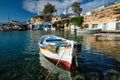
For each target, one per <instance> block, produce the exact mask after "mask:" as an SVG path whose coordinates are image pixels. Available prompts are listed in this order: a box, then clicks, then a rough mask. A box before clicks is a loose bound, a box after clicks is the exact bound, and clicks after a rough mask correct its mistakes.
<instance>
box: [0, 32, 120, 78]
mask: <svg viewBox="0 0 120 80" xmlns="http://www.w3.org/2000/svg"><path fill="white" fill-rule="evenodd" d="M44 34H55V35H57V36H62V37H64V38H67V39H72V40H75V41H77V42H80V43H81V44H82V51H81V52H78V53H79V54H78V58H77V60H78V65H79V68H78V69H77V70H74V71H71V72H69V74H70V77H71V78H72V80H78V79H77V78H75V77H80V78H81V80H120V64H119V61H118V60H117V59H115V58H112V57H110V55H105V54H104V53H105V52H104V53H103V52H102V51H101V52H100V51H97V50H96V49H95V48H93V47H90V46H91V45H88V43H85V42H84V39H83V38H84V36H81V35H80V36H77V35H74V34H70V33H69V32H64V31H56V32H44V31H39V30H35V31H13V32H0V80H44V79H45V77H46V74H47V71H46V69H45V67H44V66H41V64H40V60H39V48H38V40H39V38H40V37H41V36H42V35H44ZM116 45H117V44H116ZM116 49H118V48H116ZM75 71H76V72H75ZM107 73H109V75H108V74H107ZM80 78H79V79H80ZM49 80H58V79H56V78H54V77H53V78H50V79H49ZM65 80H66V79H65Z"/></svg>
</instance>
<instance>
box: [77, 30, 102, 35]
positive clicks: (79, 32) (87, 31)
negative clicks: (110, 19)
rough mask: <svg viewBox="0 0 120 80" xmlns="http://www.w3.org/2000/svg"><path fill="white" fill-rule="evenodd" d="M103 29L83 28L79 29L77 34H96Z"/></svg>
mask: <svg viewBox="0 0 120 80" xmlns="http://www.w3.org/2000/svg"><path fill="white" fill-rule="evenodd" d="M100 31H101V29H82V30H78V31H77V34H95V33H100Z"/></svg>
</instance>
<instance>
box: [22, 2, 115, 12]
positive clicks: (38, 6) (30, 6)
mask: <svg viewBox="0 0 120 80" xmlns="http://www.w3.org/2000/svg"><path fill="white" fill-rule="evenodd" d="M75 1H77V2H81V5H80V6H81V8H82V9H83V11H82V12H86V11H90V10H92V9H95V8H98V7H100V6H103V5H105V4H107V3H108V2H109V3H112V2H114V1H117V0H24V1H23V8H24V9H25V10H27V11H30V12H32V13H38V12H40V11H42V10H43V8H44V5H45V4H47V2H49V3H51V4H52V5H55V8H56V9H57V12H58V13H63V12H64V10H65V8H66V7H68V6H71V4H72V3H73V2H75ZM68 11H69V12H72V9H71V7H70V8H69V9H68Z"/></svg>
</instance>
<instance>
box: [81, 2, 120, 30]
mask: <svg viewBox="0 0 120 80" xmlns="http://www.w3.org/2000/svg"><path fill="white" fill-rule="evenodd" d="M83 16H84V23H83V28H88V29H102V30H120V2H116V3H113V4H111V5H108V6H102V7H100V8H97V9H95V10H92V11H90V12H88V13H86V14H84V15H83Z"/></svg>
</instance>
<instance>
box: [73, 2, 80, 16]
mask: <svg viewBox="0 0 120 80" xmlns="http://www.w3.org/2000/svg"><path fill="white" fill-rule="evenodd" d="M72 10H73V12H74V13H77V14H80V13H81V11H82V8H80V3H79V2H73V3H72Z"/></svg>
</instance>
